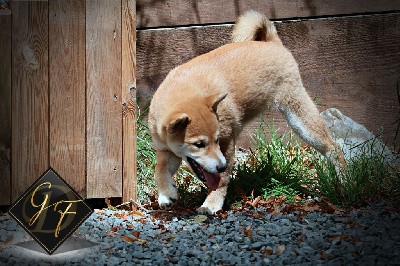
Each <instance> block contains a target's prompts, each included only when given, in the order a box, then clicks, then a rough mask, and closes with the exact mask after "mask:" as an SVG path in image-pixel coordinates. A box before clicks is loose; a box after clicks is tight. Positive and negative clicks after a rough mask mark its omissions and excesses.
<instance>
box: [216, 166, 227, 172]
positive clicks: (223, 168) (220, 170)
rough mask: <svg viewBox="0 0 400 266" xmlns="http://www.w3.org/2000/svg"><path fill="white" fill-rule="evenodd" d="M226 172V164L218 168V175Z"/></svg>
mask: <svg viewBox="0 0 400 266" xmlns="http://www.w3.org/2000/svg"><path fill="white" fill-rule="evenodd" d="M225 170H226V164H224V165H222V166H217V171H218V173H222V172H223V171H225Z"/></svg>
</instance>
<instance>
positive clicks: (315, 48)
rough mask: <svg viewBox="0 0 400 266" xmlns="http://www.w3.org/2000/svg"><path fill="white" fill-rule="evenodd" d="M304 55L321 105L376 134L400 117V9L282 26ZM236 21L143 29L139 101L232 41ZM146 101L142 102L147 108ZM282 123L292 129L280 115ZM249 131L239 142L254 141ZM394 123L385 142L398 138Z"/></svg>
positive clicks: (303, 67)
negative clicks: (399, 89) (399, 87)
mask: <svg viewBox="0 0 400 266" xmlns="http://www.w3.org/2000/svg"><path fill="white" fill-rule="evenodd" d="M276 26H277V29H278V31H279V34H280V36H281V38H282V40H283V42H284V43H285V45H286V46H287V47H288V48H289V50H291V51H292V52H293V55H294V57H295V58H296V59H297V60H298V63H299V66H300V71H301V74H302V77H303V82H304V85H305V87H306V89H307V90H308V92H309V93H310V95H311V97H312V98H314V99H315V101H316V102H317V104H318V106H319V109H320V110H325V109H326V108H328V107H337V108H339V109H340V110H342V111H343V113H344V114H345V115H349V116H350V117H352V118H353V119H355V120H356V121H357V122H360V123H362V124H364V125H366V127H367V128H368V129H370V130H372V131H374V132H375V133H379V131H380V129H381V127H386V126H388V125H389V124H391V123H392V122H394V121H395V119H396V115H397V113H398V111H399V104H398V102H397V94H396V83H397V78H398V76H399V73H400V14H386V15H370V16H355V17H342V18H336V19H316V20H303V21H286V22H284V23H276ZM231 28H232V26H230V25H219V26H206V27H187V28H175V29H163V30H161V29H159V30H141V31H138V43H137V64H138V76H137V82H138V88H139V91H138V94H139V98H140V97H141V98H143V99H144V98H146V96H151V94H152V91H154V90H155V89H156V88H157V87H158V85H159V84H160V83H161V81H162V80H163V79H164V78H165V76H166V75H167V73H168V72H169V71H170V70H171V69H172V68H174V67H175V66H177V65H179V64H181V63H183V62H185V61H187V60H189V59H190V58H193V57H195V56H197V55H199V54H201V53H204V52H207V51H209V50H212V49H214V48H217V47H218V46H220V45H222V44H224V43H227V42H228V41H229V39H230V32H231ZM145 102H146V101H144V100H143V101H142V102H139V104H140V105H141V106H143V105H145V104H146V103H145ZM277 119H278V121H277V126H278V127H286V124H285V123H284V122H282V120H281V117H280V116H277ZM258 123H259V120H258V119H256V121H254V122H253V123H252V124H250V125H249V126H248V127H246V128H245V129H244V134H242V138H241V140H240V141H239V145H242V146H248V144H249V142H248V141H247V137H246V136H248V133H249V132H250V131H253V130H254V129H255V128H257V127H258ZM393 136H394V129H393V128H390V127H388V129H387V132H386V133H385V134H384V137H385V138H386V139H390V138H393Z"/></svg>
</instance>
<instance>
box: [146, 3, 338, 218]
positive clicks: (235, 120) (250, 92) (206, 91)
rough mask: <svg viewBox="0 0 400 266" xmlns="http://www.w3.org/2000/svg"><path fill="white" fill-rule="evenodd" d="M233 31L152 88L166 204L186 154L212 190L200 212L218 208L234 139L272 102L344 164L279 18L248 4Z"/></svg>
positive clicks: (316, 144) (151, 123)
mask: <svg viewBox="0 0 400 266" xmlns="http://www.w3.org/2000/svg"><path fill="white" fill-rule="evenodd" d="M232 37H233V43H230V44H226V45H224V46H222V47H220V48H217V49H215V50H213V51H211V52H209V53H206V54H203V55H201V56H198V57H196V58H194V59H192V60H191V61H189V62H187V63H185V64H183V65H181V66H178V67H176V68H175V69H173V70H172V71H171V72H170V73H169V74H168V75H167V77H166V78H165V80H164V81H163V82H162V84H161V85H160V87H159V88H158V90H157V91H156V92H155V94H154V96H153V99H152V101H151V104H150V112H149V121H148V122H149V128H150V131H151V134H152V139H153V147H154V149H156V153H157V155H156V157H157V165H156V169H155V179H156V183H157V186H158V193H159V196H158V202H159V205H160V207H162V208H165V207H169V206H171V205H172V204H173V202H174V201H176V200H177V198H178V194H177V189H176V186H175V181H174V180H173V175H174V174H175V173H176V171H177V170H178V167H179V166H180V164H181V162H182V160H184V161H186V162H187V163H188V164H189V165H190V167H191V168H192V170H193V171H194V173H195V174H196V176H197V177H198V178H199V179H200V180H202V181H203V182H206V183H207V185H208V187H209V189H210V191H211V192H210V193H209V195H208V196H207V198H206V200H205V202H204V203H203V205H202V206H201V207H200V208H198V212H201V213H209V214H214V213H215V212H217V211H218V210H220V209H221V208H222V205H223V203H224V198H225V195H226V192H227V186H228V183H229V178H230V174H231V171H232V169H233V167H234V154H235V139H236V138H237V137H238V135H239V133H240V131H241V129H242V127H243V126H244V125H245V124H246V122H248V121H250V120H251V119H253V118H254V117H256V116H258V115H259V114H260V113H262V112H264V111H266V110H267V108H269V107H271V106H272V107H274V108H277V109H278V110H279V111H280V112H282V113H283V115H284V116H285V117H286V119H287V121H288V123H289V125H290V126H291V127H292V129H293V130H294V131H295V132H296V133H297V134H298V135H299V136H300V137H301V138H302V139H303V140H304V141H305V142H307V143H308V144H310V145H311V146H313V147H314V148H315V149H317V150H318V151H319V152H320V153H322V154H323V155H324V156H326V157H327V158H328V159H330V160H331V161H332V162H333V163H334V164H335V167H336V170H337V172H340V171H341V170H343V169H344V168H345V160H344V157H343V153H342V151H341V150H340V148H339V147H338V146H337V145H336V144H335V142H334V141H333V140H332V138H331V136H330V134H329V132H328V130H327V127H326V125H325V122H324V120H323V118H322V117H321V116H320V115H319V111H318V109H317V108H316V106H315V104H314V103H313V101H312V100H311V99H310V97H309V95H308V94H307V92H306V90H305V88H304V87H303V84H302V81H301V77H300V73H299V68H298V65H297V63H296V61H295V59H294V58H293V56H292V54H291V53H290V52H289V51H288V50H287V49H286V48H285V47H284V46H283V45H282V42H281V40H280V38H279V36H278V34H277V32H276V29H275V26H274V25H273V23H272V22H270V21H269V20H268V19H267V18H266V17H265V16H263V15H261V14H260V13H257V12H254V11H249V12H247V13H245V14H244V15H243V16H241V17H240V18H239V20H238V22H237V23H236V25H235V27H234V29H233V34H232Z"/></svg>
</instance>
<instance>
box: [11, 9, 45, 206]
mask: <svg viewBox="0 0 400 266" xmlns="http://www.w3.org/2000/svg"><path fill="white" fill-rule="evenodd" d="M12 8H13V10H12V11H13V15H12V154H11V162H12V201H14V200H15V199H17V197H19V196H20V194H21V193H23V192H24V191H25V190H26V189H27V188H28V187H29V186H30V185H31V184H32V183H33V182H34V181H35V180H36V179H37V178H38V177H39V176H40V175H41V174H42V173H43V172H44V171H45V170H47V168H48V167H49V160H48V158H49V154H48V144H49V136H48V118H49V112H48V111H49V109H48V104H49V99H48V92H49V91H48V88H49V81H48V69H49V68H48V3H47V2H36V1H29V2H20V1H15V2H13V7H12Z"/></svg>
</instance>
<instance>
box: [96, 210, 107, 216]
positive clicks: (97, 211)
mask: <svg viewBox="0 0 400 266" xmlns="http://www.w3.org/2000/svg"><path fill="white" fill-rule="evenodd" d="M94 212H95V213H96V214H97V215H103V214H105V213H106V211H105V210H99V209H94Z"/></svg>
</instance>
